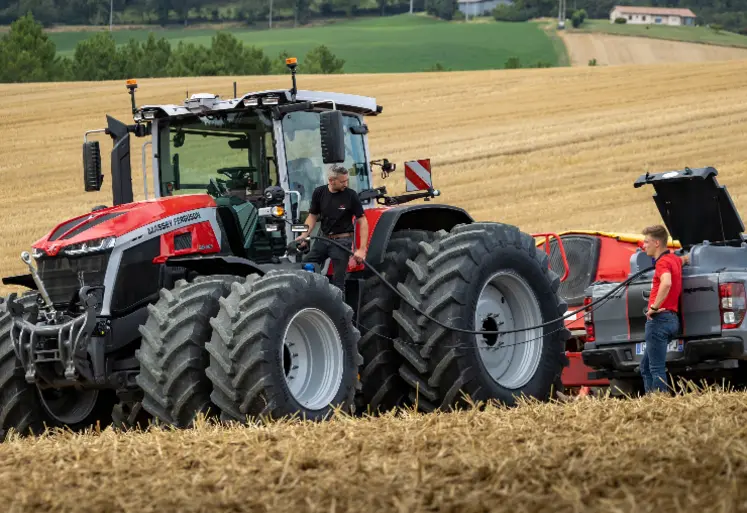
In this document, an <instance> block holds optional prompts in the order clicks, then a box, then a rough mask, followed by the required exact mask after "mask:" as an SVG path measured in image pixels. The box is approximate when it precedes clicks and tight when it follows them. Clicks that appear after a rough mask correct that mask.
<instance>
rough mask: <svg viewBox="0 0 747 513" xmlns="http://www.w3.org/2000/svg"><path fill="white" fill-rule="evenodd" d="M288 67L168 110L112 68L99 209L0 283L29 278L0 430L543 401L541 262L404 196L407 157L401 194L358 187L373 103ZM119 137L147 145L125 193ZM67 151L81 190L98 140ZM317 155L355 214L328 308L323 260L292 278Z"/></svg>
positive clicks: (554, 299)
mask: <svg viewBox="0 0 747 513" xmlns="http://www.w3.org/2000/svg"><path fill="white" fill-rule="evenodd" d="M288 65H289V67H290V69H291V72H292V78H293V86H292V88H290V89H278V90H269V91H259V92H252V93H248V94H245V95H243V96H240V97H236V98H232V99H229V100H221V99H220V98H219V97H217V96H215V95H212V94H196V95H193V96H191V97H190V98H188V99H187V100H186V101H184V103H183V104H181V105H145V106H142V107H136V103H135V94H134V93H135V89H136V87H137V84H136V83H135V82H134V81H128V84H127V86H128V88H129V91H130V95H131V97H132V112H133V117H134V121H135V123H134V124H132V125H127V124H124V123H121V122H119V121H117V120H115V119H113V118H111V117H109V116H107V118H108V127H107V128H106V129H103V130H100V131H99V132H103V133H105V134H107V135H109V136H110V137H111V138H112V140H113V149H112V152H111V183H112V198H113V205H112V206H108V207H107V206H98V207H95V208H94V209H93V210H92V211H89V212H84V213H81V215H80V216H78V217H75V218H74V219H69V220H66V221H63V222H62V223H60V224H58V225H57V226H55V227H53V228H52V229H51V230H50V231H49V233H48V234H47V235H46V236H44V237H43V238H42V239H40V240H38V241H37V242H35V243H34V244H33V246H32V251H31V253H30V254H29V253H28V252H23V254H22V259H23V261H24V262H25V263H26V264H27V265H28V267H29V273H28V274H25V275H20V276H13V277H6V278H4V279H3V283H4V284H6V285H21V286H24V287H26V288H28V289H29V290H28V292H26V293H24V294H22V295H21V296H20V297H18V296H17V294H15V293H14V294H11V295H10V296H9V297H8V298H7V300H6V301H4V302H2V304H0V429H1V430H2V432H3V433H4V432H5V431H6V430H7V429H10V428H14V429H16V430H18V431H22V432H36V431H38V430H40V429H41V426H42V425H43V424H47V425H64V426H67V427H70V428H72V429H77V428H80V427H85V426H88V425H91V424H93V423H96V422H100V423H101V424H102V425H103V424H107V423H109V422H110V421H112V420H114V421H115V422H116V423H117V424H119V425H132V424H133V423H134V422H136V421H137V422H140V421H145V420H147V419H150V418H155V419H156V420H158V421H159V422H161V423H165V424H170V425H174V426H180V427H186V426H188V425H190V424H191V423H192V422H193V420H194V418H195V416H196V415H197V414H199V413H209V414H212V415H216V416H219V417H220V418H221V419H223V420H235V421H240V422H243V421H246V420H247V419H248V418H249V417H252V418H254V417H266V418H267V417H271V418H278V417H280V416H285V415H290V414H299V415H300V416H302V417H305V418H307V419H323V418H326V417H327V416H328V415H329V414H330V413H331V411H332V409H333V407H335V406H340V407H342V408H343V409H344V410H346V411H357V412H361V411H372V412H375V411H384V410H387V409H389V408H393V407H396V406H403V405H406V404H417V405H418V406H420V407H421V408H423V409H426V410H428V409H433V408H452V407H457V406H459V405H460V404H464V402H463V397H462V395H463V393H464V394H467V395H469V396H471V397H472V398H473V399H475V400H488V399H495V400H499V401H503V402H505V403H508V404H513V403H514V401H515V398H516V397H517V396H519V395H522V394H524V395H527V396H531V397H536V398H539V399H543V400H544V399H548V398H549V397H550V394H551V391H552V388H553V386H554V385H555V384H556V383H557V382H558V380H559V378H560V374H561V372H562V369H563V365H564V363H565V357H564V352H563V350H564V348H565V344H566V339H567V338H568V330H567V329H565V327H564V324H563V321H562V319H561V317H562V315H563V314H564V313H565V311H566V305H565V303H564V302H563V300H562V299H561V298H560V297H559V296H558V287H559V286H560V280H559V277H558V276H557V274H556V273H555V272H554V271H552V270H551V269H550V265H549V259H548V256H547V254H546V253H545V252H544V251H542V250H540V249H538V248H537V247H536V246H535V243H534V240H533V239H532V237H531V235H528V234H525V233H522V232H521V231H520V230H519V229H517V228H516V227H514V226H510V225H505V224H500V223H480V222H475V221H474V220H473V219H472V218H471V217H470V215H469V214H468V213H467V212H465V211H464V210H462V209H461V208H458V207H454V206H449V205H442V204H433V203H420V204H412V205H407V204H406V203H407V202H410V201H412V200H416V199H424V200H430V199H431V198H433V197H435V196H437V195H438V191H436V190H434V189H433V188H432V186H431V180H430V167H429V163H428V161H427V160H426V161H420V160H413V161H411V162H409V163H406V165H405V168H406V177H407V181H408V189H409V193H407V194H403V195H399V196H389V195H388V194H387V192H386V188H385V187H378V188H374V187H373V185H372V177H373V173H372V168H373V166H374V165H379V166H381V169H382V172H383V173H384V176H386V174H387V173H390V172H392V171H394V170H395V166H394V165H392V164H390V163H389V162H388V161H386V160H385V159H384V160H380V161H370V160H369V158H370V157H369V151H370V150H369V146H368V138H367V133H368V127H367V125H366V124H365V123H364V119H365V117H367V116H376V115H379V114H380V113H381V112H382V108H381V106H379V105H377V103H376V101H375V99H374V98H369V97H364V96H356V95H349V94H340V93H328V92H316V91H303V90H297V88H296V73H295V70H296V65H295V60H294V59H290V60H289V61H288ZM86 135H87V136H88V134H86ZM133 136H134V137H138V138H147V142H146V143H145V145H143V149H144V150H145V147H146V145H148V144H150V145H151V149H152V160H151V162H152V172H151V174H150V176H148V175H147V174H146V169H145V166H144V168H143V176H144V187H145V196H146V199H144V200H143V201H133V190H132V180H131V165H130V156H129V155H130V153H129V148H130V138H131V137H133ZM83 156H84V179H85V189H86V191H99V190H100V189H101V186H102V182H103V174H102V172H101V159H100V154H99V146H98V142H97V141H88V140H86V142H85V143H84V147H83ZM145 159H146V153H145V151H144V155H143V163H145ZM332 163H338V164H341V165H343V166H344V167H345V168H347V169H348V170H349V177H350V187H351V188H352V189H354V190H355V191H357V192H358V193H359V195H360V198H361V201H362V202H363V204H364V206H365V214H366V217H367V219H368V224H369V236H368V244H369V250H368V256H367V263H368V265H355V266H353V265H351V266H350V267H349V268H348V271H349V273H348V276H347V280H346V285H345V296H344V300H343V295H342V293H341V291H340V290H339V289H337V288H336V287H334V286H333V285H332V284H331V283H330V282H329V280H328V277H329V275H331V273H332V269H331V268H330V267H331V266H327V267H326V268H323V269H321V270H320V269H318V268H314V269H312V270H311V271H308V270H305V268H304V263H303V262H302V259H301V256H302V255H301V254H299V253H298V251H297V246H296V245H295V239H296V238H297V234H298V233H299V232H303V231H305V230H306V228H307V227H306V226H305V225H304V224H302V223H303V221H304V220H305V217H306V215H307V214H308V209H309V201H310V198H311V194H312V191H313V189H314V188H315V187H316V186H319V185H323V184H325V183H326V182H327V180H326V173H325V169H326V167H327V166H328V165H329V164H332ZM149 184H152V185H153V195H152V197H148V185H149ZM358 235H359V234H358ZM358 235H357V237H358ZM312 236H315V234H313V233H312ZM314 243H315V239H313V238H312V240H311V244H314ZM350 249H351V251H352V248H350ZM539 325H544V327H538V326H539ZM498 330H501V331H508V333H506V334H500V335H499V334H498V333H496V332H497V331H498ZM476 331H479V332H481V333H475V332H476ZM482 332H489V333H482Z"/></svg>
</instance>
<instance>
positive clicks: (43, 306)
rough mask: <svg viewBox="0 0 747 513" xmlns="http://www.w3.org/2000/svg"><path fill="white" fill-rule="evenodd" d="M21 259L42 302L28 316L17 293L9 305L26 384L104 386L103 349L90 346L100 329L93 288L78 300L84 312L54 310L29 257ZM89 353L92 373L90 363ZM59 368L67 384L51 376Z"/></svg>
mask: <svg viewBox="0 0 747 513" xmlns="http://www.w3.org/2000/svg"><path fill="white" fill-rule="evenodd" d="M21 259H22V260H23V262H24V263H25V264H26V265H27V266H28V268H29V270H30V271H31V276H32V278H33V280H34V282H35V283H36V285H37V289H38V291H39V296H40V300H38V301H37V305H36V306H34V307H32V310H31V311H27V310H26V308H25V307H24V305H23V304H22V302H21V301H20V300H19V299H18V296H17V294H16V293H12V294H10V296H9V297H8V301H7V309H8V313H9V315H10V316H11V319H12V322H13V325H12V328H11V332H10V336H11V340H12V342H13V349H14V351H15V353H16V357H17V358H18V360H19V361H20V362H21V364H22V365H23V368H24V370H25V378H26V381H27V382H28V383H32V384H33V383H37V384H39V385H42V383H40V380H41V381H43V382H44V384H46V385H51V386H57V387H59V386H70V385H73V384H76V383H79V382H80V379H81V377H82V378H83V379H84V380H86V381H88V382H90V383H97V384H103V383H104V382H105V381H106V376H105V373H104V354H103V348H102V347H101V345H100V344H89V342H90V341H91V337H92V336H93V335H94V332H95V330H96V329H97V327H98V326H97V324H98V319H97V308H98V306H99V301H98V298H97V297H96V295H95V294H93V290H94V287H89V286H83V287H81V289H80V290H79V291H78V298H79V300H80V305H81V306H82V309H83V312H82V313H80V314H79V315H77V316H75V317H71V316H70V315H68V314H65V313H64V312H61V311H59V310H56V309H55V308H54V305H53V304H52V301H51V300H50V297H49V294H48V293H47V291H46V289H45V287H44V284H43V282H42V280H41V278H40V277H39V275H38V273H37V271H36V269H35V268H34V266H33V264H32V263H31V258H30V256H29V254H28V252H25V251H24V252H23V253H22V254H21ZM32 321H33V322H32ZM40 321H41V322H40ZM89 347H90V348H91V357H92V360H93V369H92V368H91V365H89V363H88V348H89ZM55 364H59V365H61V366H62V368H63V369H64V379H60V378H59V375H58V373H56V372H49V371H50V368H49V367H50V366H51V367H54V366H55Z"/></svg>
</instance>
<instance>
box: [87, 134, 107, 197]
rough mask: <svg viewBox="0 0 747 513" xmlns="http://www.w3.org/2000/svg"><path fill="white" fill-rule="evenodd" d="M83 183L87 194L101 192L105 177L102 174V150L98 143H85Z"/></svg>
mask: <svg viewBox="0 0 747 513" xmlns="http://www.w3.org/2000/svg"><path fill="white" fill-rule="evenodd" d="M83 183H84V185H85V190H86V192H92V191H99V190H101V184H103V183H104V175H103V174H101V150H100V149H99V142H98V141H88V142H84V143H83Z"/></svg>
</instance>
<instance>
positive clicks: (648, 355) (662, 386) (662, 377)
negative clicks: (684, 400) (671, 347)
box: [641, 312, 680, 394]
mask: <svg viewBox="0 0 747 513" xmlns="http://www.w3.org/2000/svg"><path fill="white" fill-rule="evenodd" d="M679 330H680V320H679V318H678V317H677V315H676V314H675V313H674V312H662V313H660V314H654V315H652V316H651V320H650V321H649V320H647V321H646V350H645V351H644V352H643V359H641V376H642V377H643V389H644V391H645V393H647V394H649V393H651V392H666V391H667V345H668V344H669V342H670V341H671V340H672V339H673V338H674V337H675V336H676V335H677V333H678V332H679Z"/></svg>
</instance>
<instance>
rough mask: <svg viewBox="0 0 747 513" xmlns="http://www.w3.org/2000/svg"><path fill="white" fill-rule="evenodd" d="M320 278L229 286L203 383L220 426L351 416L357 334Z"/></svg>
mask: <svg viewBox="0 0 747 513" xmlns="http://www.w3.org/2000/svg"><path fill="white" fill-rule="evenodd" d="M352 319H353V310H352V308H350V306H348V305H347V304H345V302H343V300H342V293H341V291H340V290H339V289H337V288H336V287H334V286H333V285H332V284H330V283H329V281H328V280H327V278H326V277H324V276H322V275H320V274H317V273H310V272H307V271H288V270H273V271H270V272H268V273H267V274H266V275H265V276H263V277H261V278H260V277H257V276H255V275H252V276H249V277H248V278H247V279H246V281H245V282H244V283H241V284H235V285H234V286H233V290H232V292H231V294H230V295H229V296H228V297H227V298H226V299H225V300H221V307H220V311H219V312H218V315H217V316H216V317H215V318H214V319H212V320H211V321H210V324H211V325H212V326H213V336H212V338H211V339H210V342H208V343H207V345H206V348H207V350H208V352H209V353H210V365H209V367H208V369H207V375H208V377H209V378H210V380H211V381H212V383H213V393H212V395H211V398H212V400H213V402H214V403H215V404H216V405H218V407H219V408H220V409H221V419H222V420H223V421H239V422H246V420H247V417H263V418H272V419H278V418H280V417H284V416H287V415H294V414H298V415H299V416H300V418H304V419H308V420H322V419H323V418H325V417H326V416H328V415H329V414H330V413H331V412H332V411H333V408H334V407H335V406H339V407H341V408H342V409H343V410H354V409H355V408H354V395H355V392H356V389H357V388H358V387H359V381H358V368H359V366H360V365H361V363H362V362H363V359H362V357H361V356H360V354H359V353H358V340H359V338H360V332H359V331H358V330H357V329H356V328H355V327H354V326H353V321H352Z"/></svg>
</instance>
